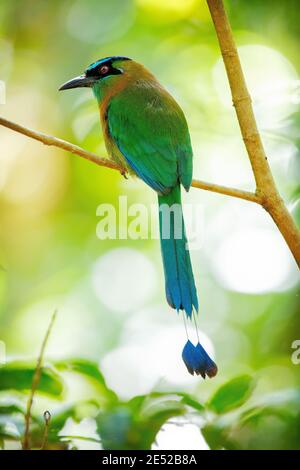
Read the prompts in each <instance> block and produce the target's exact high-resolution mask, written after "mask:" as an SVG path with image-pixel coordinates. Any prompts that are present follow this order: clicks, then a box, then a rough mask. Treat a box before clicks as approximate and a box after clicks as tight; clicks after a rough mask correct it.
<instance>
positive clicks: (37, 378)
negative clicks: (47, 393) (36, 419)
mask: <svg viewBox="0 0 300 470" xmlns="http://www.w3.org/2000/svg"><path fill="white" fill-rule="evenodd" d="M55 318H56V311H55V312H54V313H53V315H52V317H51V320H50V323H49V326H48V329H47V331H46V334H45V337H44V340H43V343H42V346H41V350H40V354H39V357H38V360H37V363H36V368H35V371H34V374H33V379H32V385H31V390H30V395H29V398H28V402H27V409H26V415H25V431H24V439H23V443H22V448H23V450H29V449H30V421H31V409H32V405H33V399H34V395H35V392H36V390H37V388H38V386H39V383H40V378H41V373H42V368H43V359H44V353H45V348H46V345H47V341H48V338H49V336H50V333H51V330H52V326H53V323H54V320H55ZM47 413H49V412H47ZM45 420H46V419H45ZM49 422H50V420H49V419H48V423H47V425H49ZM47 432H48V430H47ZM46 438H47V436H46Z"/></svg>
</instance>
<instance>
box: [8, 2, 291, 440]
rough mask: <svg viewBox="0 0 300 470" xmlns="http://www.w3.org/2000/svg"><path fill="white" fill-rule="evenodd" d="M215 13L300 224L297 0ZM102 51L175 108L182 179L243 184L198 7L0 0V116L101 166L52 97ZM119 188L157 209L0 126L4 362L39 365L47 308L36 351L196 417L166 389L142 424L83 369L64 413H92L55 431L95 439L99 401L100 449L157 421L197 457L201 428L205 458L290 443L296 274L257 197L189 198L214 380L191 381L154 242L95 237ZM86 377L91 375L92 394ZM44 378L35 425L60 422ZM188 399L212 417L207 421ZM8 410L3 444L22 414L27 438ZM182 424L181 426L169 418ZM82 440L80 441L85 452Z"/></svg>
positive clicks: (120, 390)
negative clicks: (143, 76)
mask: <svg viewBox="0 0 300 470" xmlns="http://www.w3.org/2000/svg"><path fill="white" fill-rule="evenodd" d="M226 7H227V10H228V14H229V18H230V21H231V24H232V27H233V31H234V36H235V39H236V42H237V45H238V46H239V51H240V55H241V60H242V65H243V67H244V71H245V75H246V79H247V82H248V85H249V90H250V93H251V95H252V98H253V102H254V107H255V112H256V116H257V119H258V124H259V128H260V131H261V134H262V138H263V142H264V145H265V147H266V151H267V155H268V158H269V162H270V165H271V167H272V170H273V173H274V176H275V179H276V182H277V184H278V187H279V189H280V192H281V194H282V196H283V198H284V199H285V201H286V203H287V205H288V207H289V208H290V210H291V211H292V213H293V215H294V217H295V218H298V220H299V219H300V205H299V186H298V185H297V184H298V183H299V142H300V133H299V123H300V119H299V116H300V115H299V103H300V81H299V69H300V56H299V37H300V34H299V33H300V31H299V25H300V13H299V2H297V1H296V0H286V1H284V2H282V1H280V0H272V1H271V0H267V1H264V2H261V1H260V0H253V1H251V2H249V1H246V0H236V1H234V0H231V1H228V2H226ZM110 55H126V56H129V57H132V58H134V59H136V60H137V61H140V62H142V63H143V64H144V65H145V66H146V67H148V68H149V69H150V70H151V71H153V73H154V74H155V75H156V76H157V77H158V79H159V80H160V81H161V82H162V83H163V84H164V86H166V87H167V88H168V89H169V91H170V92H171V93H172V94H173V95H174V96H175V97H176V99H177V100H178V102H179V103H180V104H181V106H182V108H183V109H184V111H185V114H186V117H187V120H188V123H189V128H190V132H191V138H192V143H193V148H194V154H195V159H194V160H195V163H194V177H195V178H199V179H203V180H207V181H210V182H215V183H219V184H225V185H232V186H235V187H240V188H242V189H249V190H253V188H254V181H253V177H252V174H251V168H250V164H249V161H248V159H247V155H246V152H245V150H244V148H243V144H242V140H241V137H240V134H239V129H238V125H237V121H236V117H235V114H234V110H233V107H232V104H231V100H230V94H229V88H228V85H227V81H226V76H225V73H224V68H223V64H222V62H221V59H220V53H219V49H218V45H217V41H216V37H215V32H214V29H213V27H212V23H211V19H210V16H209V12H208V9H207V6H206V2H205V1H200V0H199V1H198V0H165V1H163V2H162V1H161V0H136V1H134V0H109V1H104V0H101V1H99V0H88V1H86V0H62V1H61V0H60V1H57V0H56V1H51V2H50V1H39V2H36V1H30V0H23V1H20V0H15V1H8V0H7V1H2V2H1V3H0V79H1V80H4V81H5V83H6V104H5V105H0V113H1V115H3V116H4V117H7V118H8V119H12V120H15V121H16V122H19V123H21V124H24V125H25V126H28V127H32V128H35V129H37V130H41V131H43V132H46V133H49V134H53V135H56V136H58V137H61V138H64V139H66V140H70V141H71V142H74V143H76V144H78V145H81V146H82V147H84V148H86V149H88V150H91V151H94V152H98V153H99V154H100V155H104V154H105V149H104V144H103V139H102V135H101V132H100V128H99V118H98V110H97V106H96V103H95V102H94V100H93V98H92V96H91V92H90V90H84V89H82V90H72V91H68V92H63V93H58V91H57V89H58V87H59V86H60V85H61V84H62V83H63V82H65V81H66V80H68V79H70V78H72V77H73V76H76V75H79V74H80V73H81V72H82V71H83V70H84V69H85V68H86V66H87V65H88V64H90V63H91V62H93V61H94V60H96V59H98V58H101V57H105V56H110ZM120 195H127V196H128V198H129V202H130V203H133V202H141V203H145V204H147V207H150V205H151V204H152V203H155V200H156V196H155V194H153V193H152V192H151V190H150V189H148V188H146V187H145V186H144V185H143V184H142V183H140V182H137V181H133V180H129V181H125V180H124V179H123V178H122V177H121V176H120V175H119V174H117V173H116V172H113V171H110V170H108V169H105V168H100V167H96V166H95V165H93V164H91V163H89V162H87V161H84V160H82V159H80V158H79V157H74V156H70V155H68V154H67V153H65V152H63V151H59V150H58V149H55V148H46V147H44V146H42V145H40V144H39V143H36V142H34V141H32V140H29V139H27V138H25V137H23V136H21V135H18V134H16V133H12V132H11V131H9V130H8V129H5V128H1V129H0V265H1V267H2V268H3V269H1V270H0V328H1V330H0V340H2V341H4V342H5V344H6V351H7V356H8V358H9V359H11V358H15V357H18V358H20V357H21V358H22V359H24V360H27V359H30V358H34V357H36V356H37V354H38V350H39V347H40V344H41V342H42V338H43V335H44V332H45V330H46V328H47V325H48V323H49V319H50V316H51V313H52V312H53V310H54V309H56V308H57V309H58V319H57V322H56V324H55V327H54V330H53V332H52V335H51V339H50V342H49V345H48V349H47V358H49V359H51V360H52V361H57V360H58V359H63V358H64V359H65V358H71V357H80V358H85V359H88V360H90V361H93V367H94V364H100V368H101V371H102V373H103V374H104V377H105V380H106V383H107V386H108V387H110V389H112V390H114V391H115V392H116V393H117V395H118V396H119V398H120V399H121V400H129V399H131V398H132V397H134V396H135V395H139V394H148V393H149V392H151V391H154V390H156V391H160V392H170V391H174V392H179V393H181V392H188V393H189V394H191V395H193V397H194V398H195V399H196V408H195V407H194V408H193V407H192V408H190V407H189V406H187V403H186V402H184V403H183V402H182V396H181V398H180V400H181V401H180V405H178V403H179V402H178V400H179V398H178V397H179V396H178V395H176V397H177V398H176V399H174V397H173V398H172V400H171V398H170V397H169V395H167V396H165V395H163V396H162V397H160V399H159V400H162V402H160V401H159V400H158V397H148V399H149V400H150V402H151V400H154V401H155V403H154V404H153V403H152V407H153V406H154V409H155V410H156V412H157V413H158V415H159V418H160V419H159V418H158V417H157V416H156V415H155V416H154V415H153V414H151V413H150V414H149V413H148V415H147V412H146V411H147V410H146V411H145V410H144V409H143V413H146V414H139V413H140V412H141V409H140V408H139V407H141V406H144V404H142V402H139V405H138V406H137V403H136V402H135V401H133V402H127V401H126V403H125V404H122V405H120V403H119V402H118V401H116V397H115V396H114V395H111V392H110V391H109V390H108V389H107V388H106V387H105V386H104V385H103V378H102V377H100V378H99V377H97V372H96V370H97V369H96V368H93V373H92V374H87V370H86V368H85V369H84V373H83V376H80V377H79V376H78V375H76V376H74V377H73V376H72V377H69V375H68V374H65V372H60V374H62V375H63V380H64V381H65V385H64V394H63V395H62V396H61V398H60V400H61V403H63V404H65V405H66V404H70V403H74V402H76V403H77V404H78V403H79V402H78V400H88V399H90V398H92V399H93V400H96V404H95V403H94V404H93V407H94V408H96V411H95V409H94V408H93V410H92V411H91V410H90V407H89V406H87V404H86V405H85V408H84V411H82V410H81V412H80V413H79V414H78V413H77V414H76V416H75V413H73V411H74V409H73V411H72V412H71V411H70V410H69V411H68V412H67V413H66V415H63V417H62V418H61V421H60V428H61V427H62V426H63V425H64V424H65V421H66V417H70V416H73V418H74V420H75V421H76V420H77V421H80V420H81V418H83V417H84V418H85V420H84V421H83V422H81V424H79V428H78V427H76V426H78V425H76V424H74V423H75V421H72V420H69V421H68V423H67V425H66V426H67V428H66V429H65V430H64V434H71V435H74V434H76V435H78V434H79V435H81V434H82V433H83V432H84V429H86V432H87V435H89V436H90V435H91V433H92V430H93V429H94V428H95V426H96V424H95V421H93V419H92V418H93V417H94V416H96V414H97V412H98V410H99V407H100V415H99V416H100V417H99V416H98V417H97V419H96V421H97V425H98V430H99V429H100V431H99V432H100V436H101V438H102V445H103V446H104V447H108V448H111V447H115V448H137V447H146V448H148V447H149V446H150V445H151V442H153V439H154V437H155V434H156V432H157V431H158V430H159V429H160V426H161V425H162V424H163V423H164V422H165V421H166V420H167V419H169V418H171V423H169V424H167V426H166V428H165V429H166V431H165V432H164V433H163V434H162V433H160V434H159V436H158V438H157V441H158V445H159V447H160V448H176V446H177V448H179V449H180V448H183V447H184V446H185V448H192V449H196V448H205V447H206V443H205V441H204V440H203V438H202V437H201V434H200V433H199V428H200V427H203V426H205V427H204V431H203V434H204V436H205V438H206V441H207V442H208V444H209V445H210V446H211V447H216V448H222V447H228V448H244V449H245V448H275V449H276V448H300V435H299V429H300V395H299V383H300V378H299V377H300V374H299V373H300V364H298V365H296V364H293V363H292V360H291V356H292V353H293V349H292V343H293V342H294V341H295V340H300V322H299V289H297V281H299V278H298V272H297V268H296V264H295V262H294V260H293V258H292V256H291V254H290V253H289V251H288V250H287V248H286V246H285V243H284V241H283V239H282V238H281V236H280V235H279V233H278V231H277V229H276V227H275V226H274V225H273V223H272V221H271V219H270V218H269V216H268V215H267V214H266V213H265V212H264V211H263V209H261V208H260V207H259V206H256V205H254V204H252V203H249V202H244V201H239V200H234V199H232V198H228V197H225V196H220V195H216V194H213V193H207V192H204V191H200V190H195V189H192V190H191V191H190V194H189V195H187V196H186V197H185V201H186V203H192V204H193V207H194V208H196V209H197V210H199V219H200V229H201V230H200V232H201V233H199V237H200V240H201V249H200V250H193V251H192V253H191V254H192V261H193V266H194V272H195V279H196V284H197V287H198V291H199V297H200V329H201V332H202V333H203V335H205V337H204V343H205V344H206V345H207V346H208V348H209V349H210V351H211V352H212V353H214V357H215V358H216V361H217V363H218V366H219V374H218V376H217V377H216V378H215V379H213V380H211V381H205V382H204V381H203V380H202V379H199V378H196V377H191V376H189V375H188V374H187V372H186V370H185V369H184V365H183V364H182V361H181V358H180V354H181V348H182V346H183V344H184V340H185V334H184V329H183V326H182V324H181V320H180V319H179V318H178V317H177V315H176V314H175V313H174V312H173V311H171V310H170V309H169V308H168V306H167V305H166V302H165V298H164V287H163V273H162V266H161V260H160V254H159V243H158V242H157V241H156V240H112V241H109V240H106V241H100V240H99V239H97V237H96V226H97V223H98V222H99V218H98V217H96V209H97V207H98V205H99V204H101V203H112V204H117V202H118V197H119V196H120ZM298 347H299V346H298ZM298 358H299V354H298ZM85 364H86V366H87V364H90V363H85ZM26 367H27V366H26V365H24V364H23V365H22V368H23V369H24V370H25V371H27V373H28V374H32V370H31V372H30V369H27V368H26ZM4 369H6V368H2V369H0V384H2V386H1V387H0V388H1V389H4V392H2V394H3V397H2V398H3V399H5V400H7V399H8V398H9V399H11V398H12V397H14V398H15V399H17V400H18V401H17V403H18V406H20V407H21V408H22V406H21V404H22V403H24V399H25V396H26V394H25V395H24V394H23V392H22V390H24V389H25V390H26V387H27V388H28V383H27V385H26V386H25V385H24V384H23V385H22V380H21V378H20V375H19V374H20V371H19V370H18V369H12V371H13V372H11V373H12V378H13V382H12V383H11V385H7V383H8V382H7V381H6V382H5V383H6V385H3V384H4V379H5V377H4V375H3V374H4V372H3V371H4ZM1 370H2V376H1ZM88 370H89V372H90V369H88ZM81 372H82V370H81ZM88 375H92V376H93V377H94V378H93V380H94V381H95V380H98V385H97V387H98V388H97V387H96V388H95V384H91V383H90V382H89V379H88V378H87V377H88ZM95 375H96V379H95ZM236 376H238V377H239V378H238V379H237V380H235V381H234V382H233V383H231V384H230V385H229V392H228V390H227V389H225V391H224V389H222V391H221V392H220V393H221V396H220V393H219V395H216V396H215V398H214V399H213V400H212V402H211V403H210V405H209V399H210V398H209V397H211V396H212V395H213V393H214V392H215V390H216V389H217V388H218V387H219V386H220V385H222V384H224V383H226V382H227V381H228V380H230V379H232V378H234V377H236ZM29 377H30V375H29ZM249 377H252V378H253V380H254V382H255V384H256V387H255V389H254V383H252V381H250V378H249ZM1 380H2V382H1ZM5 380H8V379H7V378H6V379H5ZM29 383H30V381H29ZM45 383H46V385H44V391H48V395H49V396H50V395H51V394H52V395H53V396H52V399H53V401H51V402H49V400H48V399H47V400H46V399H45V397H42V398H40V399H39V400H38V401H37V402H36V409H35V412H36V414H37V415H39V414H40V413H41V412H42V411H43V410H44V409H46V408H51V412H52V413H55V410H57V409H59V410H60V411H59V412H61V409H60V407H61V403H60V405H59V402H58V401H56V400H55V399H54V396H55V393H56V395H58V394H59V393H57V392H60V389H59V390H57V388H56V389H55V386H54V385H55V383H54V385H53V384H52V385H53V387H54V388H52V389H51V387H50V385H49V384H48V385H49V387H48V386H47V382H45ZM99 383H100V389H101V390H100V391H99ZM20 384H21V385H20ZM56 385H57V384H56ZM8 389H11V390H10V391H8ZM17 390H19V391H17ZM54 392H55V393H54ZM252 392H253V394H252V395H251V393H252ZM224 394H225V398H224V396H223V395H224ZM250 395H251V397H250ZM112 396H113V399H112ZM103 397H105V400H104V401H103ZM241 397H242V398H241ZM52 399H51V400H52ZM97 400H98V401H97ZM99 400H100V402H101V403H100V402H99ZM157 400H158V401H159V403H158V404H157ZM170 400H171V405H170ZM174 400H175V401H174ZM197 401H198V402H200V403H204V402H206V403H207V404H206V408H207V409H208V408H210V411H209V412H207V411H205V412H204V415H205V419H204V418H203V416H202V411H201V410H200V408H201V407H200V405H197ZM207 401H208V402H207ZM244 401H246V404H244V405H243V402H244ZM104 402H105V406H104V405H103V403H104ZM175 402H176V403H175ZM3 403H4V402H3ZM5 403H6V402H5ZM14 403H15V402H14ZM50 403H51V406H50ZM174 403H175V404H174ZM189 404H191V402H189ZM0 405H1V401H0ZM240 405H242V407H240ZM3 406H4V405H3ZM5 406H7V403H6V405H5ZM76 406H77V405H76ZM155 406H156V407H157V408H155ZM168 406H169V407H170V410H171V411H170V412H169V413H168V411H166V409H167V410H168ZM193 406H195V403H194V402H193ZM178 407H179V411H178ZM21 408H20V409H19V410H18V409H17V410H16V409H14V410H12V409H11V408H9V409H7V408H3V409H2V412H1V413H0V414H2V415H3V417H2V418H3V419H2V418H1V416H0V418H1V419H0V431H1V429H4V431H5V429H6V431H5V432H6V433H7V423H8V422H9V420H10V419H13V417H14V419H16V416H17V417H18V419H19V421H18V422H17V425H16V423H15V424H12V426H13V425H16V426H17V429H18V430H19V431H18V432H22V420H21V418H20V416H19V414H20V413H21V411H22V410H21ZM146 408H147V407H146ZM231 408H234V412H232V411H230V409H231ZM192 409H193V410H194V411H193V413H191V410H192ZM3 410H4V411H3ZM20 410H21V411H20ZM162 410H164V413H165V414H163V411H162ZM0 411H1V406H0ZM152 411H153V410H152ZM59 412H58V413H59ZM135 413H138V416H139V418H137V417H136V414H135ZM141 413H142V412H141ZM159 413H160V414H159ZM220 413H221V414H224V416H223V418H222V419H220V418H219V417H218V416H219V414H220ZM21 414H22V413H21ZM178 414H179V415H183V417H181V418H177V419H179V423H181V424H183V426H180V427H178V426H175V425H174V424H172V423H174V421H175V422H176V419H175V418H174V416H176V415H178ZM59 416H60V415H59ZM141 416H142V418H141ZM145 416H146V418H145ZM75 418H76V419H75ZM1 423H2V424H1ZM141 423H142V424H141ZM205 423H206V424H205ZM208 423H209V424H208ZM5 426H6V428H5ZM68 426H69V427H68ZM80 426H81V427H80ZM107 430H108V431H107ZM4 431H3V436H7V437H10V438H13V436H12V435H10V436H9V435H8V434H5V432H4ZM12 433H13V432H12ZM107 433H108V435H109V438H108V437H107ZM137 436H138V437H137ZM109 439H110V440H109ZM56 440H57V436H56V435H55V436H54V437H53V441H55V442H56ZM76 442H77V441H76ZM80 442H81V447H83V448H87V447H90V446H91V445H92V444H91V442H90V441H80ZM137 442H138V443H137ZM77 445H78V442H77ZM93 445H95V446H96V447H97V446H98V444H97V443H94V444H93Z"/></svg>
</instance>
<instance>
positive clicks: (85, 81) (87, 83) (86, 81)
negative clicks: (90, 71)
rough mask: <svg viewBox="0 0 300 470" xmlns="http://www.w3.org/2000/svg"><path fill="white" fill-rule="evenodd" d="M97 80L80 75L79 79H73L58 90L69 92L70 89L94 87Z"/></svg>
mask: <svg viewBox="0 0 300 470" xmlns="http://www.w3.org/2000/svg"><path fill="white" fill-rule="evenodd" d="M95 81H96V79H95V78H94V77H87V76H86V75H80V76H79V77H75V78H72V80H69V81H68V82H66V83H64V84H63V85H62V86H61V87H60V88H59V89H58V90H59V91H61V90H69V89H70V88H80V87H88V88H90V87H92V86H93V85H94V83H95Z"/></svg>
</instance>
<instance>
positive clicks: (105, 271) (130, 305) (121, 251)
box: [92, 248, 156, 313]
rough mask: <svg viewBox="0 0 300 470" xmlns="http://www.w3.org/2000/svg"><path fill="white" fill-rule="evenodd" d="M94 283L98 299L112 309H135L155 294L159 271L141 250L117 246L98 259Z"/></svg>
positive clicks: (93, 276) (121, 310) (123, 310)
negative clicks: (157, 271)
mask: <svg viewBox="0 0 300 470" xmlns="http://www.w3.org/2000/svg"><path fill="white" fill-rule="evenodd" d="M92 283H93V287H94V291H95V293H96V296H97V297H98V299H99V301H100V302H101V303H102V304H104V305H105V306H106V307H108V308H109V309H110V310H112V311H114V312H121V313H126V312H132V311H134V310H136V309H137V308H139V307H141V306H142V305H144V304H145V302H146V301H147V300H148V299H149V298H150V297H151V295H152V294H153V292H154V289H155V285H156V272H155V268H154V266H153V264H152V262H151V261H150V259H149V258H147V257H146V256H145V255H144V254H143V253H142V252H139V251H137V250H133V249H130V248H117V249H115V250H111V251H109V252H108V253H106V254H105V255H103V256H101V257H100V258H99V259H98V260H97V261H96V263H95V265H94V268H93V272H92Z"/></svg>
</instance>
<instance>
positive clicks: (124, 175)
mask: <svg viewBox="0 0 300 470" xmlns="http://www.w3.org/2000/svg"><path fill="white" fill-rule="evenodd" d="M120 173H121V175H122V176H123V177H124V178H125V179H126V180H128V176H127V171H126V170H121V171H120Z"/></svg>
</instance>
